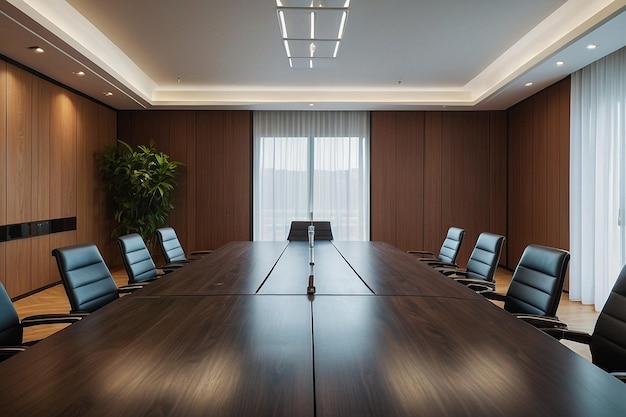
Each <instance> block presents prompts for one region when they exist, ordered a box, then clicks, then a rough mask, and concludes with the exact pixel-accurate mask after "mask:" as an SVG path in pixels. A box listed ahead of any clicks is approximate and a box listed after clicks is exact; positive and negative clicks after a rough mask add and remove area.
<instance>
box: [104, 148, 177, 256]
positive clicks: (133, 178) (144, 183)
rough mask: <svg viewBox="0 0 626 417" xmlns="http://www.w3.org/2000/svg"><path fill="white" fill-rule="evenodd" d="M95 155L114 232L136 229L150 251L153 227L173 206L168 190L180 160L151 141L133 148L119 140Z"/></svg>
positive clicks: (163, 220) (153, 232) (161, 220)
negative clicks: (114, 224) (109, 203)
mask: <svg viewBox="0 0 626 417" xmlns="http://www.w3.org/2000/svg"><path fill="white" fill-rule="evenodd" d="M95 157H96V160H97V162H98V165H99V173H100V179H101V180H102V181H103V183H104V187H105V189H106V191H107V192H108V194H109V196H110V202H111V204H112V210H113V217H114V218H115V220H116V222H117V224H118V225H117V227H115V229H114V230H113V235H114V236H121V235H125V234H129V233H139V234H140V235H141V237H142V238H143V240H144V241H145V242H146V245H147V246H148V248H149V249H150V251H151V252H152V249H153V246H154V235H155V231H156V229H158V228H159V227H162V226H164V225H165V224H166V223H167V219H168V215H169V213H170V211H171V210H172V209H173V208H174V205H173V204H172V194H171V193H172V190H174V187H176V181H175V177H176V174H177V169H178V166H179V165H180V163H179V162H175V161H170V159H169V156H168V155H167V154H165V153H163V152H159V151H157V150H156V149H155V147H154V143H153V141H150V144H149V145H148V146H144V145H139V146H137V148H136V149H133V148H132V147H131V146H130V145H129V144H127V143H126V142H124V141H121V140H118V141H117V146H114V145H111V146H107V147H106V148H104V149H103V150H102V151H101V152H96V154H95Z"/></svg>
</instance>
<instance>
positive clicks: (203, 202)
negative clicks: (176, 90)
mask: <svg viewBox="0 0 626 417" xmlns="http://www.w3.org/2000/svg"><path fill="white" fill-rule="evenodd" d="M251 126H252V120H251V113H250V112H248V111H122V112H119V113H118V132H119V134H118V137H119V139H121V140H124V141H126V142H128V143H131V144H133V145H138V144H146V143H148V142H149V141H150V140H154V142H155V145H156V146H157V148H158V149H159V150H162V151H164V152H168V153H169V154H170V156H171V157H172V159H173V160H175V161H179V162H182V163H183V165H182V166H181V170H180V175H179V177H178V178H177V182H178V185H179V186H178V188H177V190H176V194H175V196H174V198H175V201H174V205H175V208H174V210H173V212H172V213H171V215H170V225H171V226H172V227H174V228H175V229H176V232H177V234H178V236H179V239H180V240H181V243H182V244H183V247H184V248H185V250H186V251H187V252H190V251H193V250H199V249H215V248H218V247H220V246H222V245H223V244H225V243H227V242H229V241H232V240H250V238H251V234H252V233H251V223H250V216H251V215H250V209H251V207H252V200H251V196H252V182H251V181H252V180H251V175H252V174H251V171H252V160H251V152H252V147H251V137H252V136H251V135H252V131H251V129H252V127H251Z"/></svg>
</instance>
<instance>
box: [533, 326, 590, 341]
mask: <svg viewBox="0 0 626 417" xmlns="http://www.w3.org/2000/svg"><path fill="white" fill-rule="evenodd" d="M541 330H542V331H543V332H544V333H546V334H549V335H550V336H552V337H554V338H555V339H557V340H562V339H565V340H571V341H572V342H578V343H584V344H586V345H588V344H589V343H590V342H591V335H590V334H589V333H585V332H579V331H577V330H568V329H563V328H542V329H541Z"/></svg>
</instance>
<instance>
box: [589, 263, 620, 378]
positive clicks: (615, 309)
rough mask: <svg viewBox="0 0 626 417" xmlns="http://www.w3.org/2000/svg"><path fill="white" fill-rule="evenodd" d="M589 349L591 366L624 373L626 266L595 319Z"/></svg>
mask: <svg viewBox="0 0 626 417" xmlns="http://www.w3.org/2000/svg"><path fill="white" fill-rule="evenodd" d="M589 348H590V350H591V358H592V361H593V363H594V364H596V365H598V366H599V367H600V368H602V369H604V370H605V371H608V372H620V371H626V265H625V266H624V267H623V268H622V271H621V272H620V273H619V276H618V277H617V281H616V282H615V285H614V286H613V289H612V290H611V294H610V295H609V298H608V299H607V301H606V304H604V307H603V308H602V311H601V312H600V315H599V316H598V321H597V322H596V326H595V328H594V330H593V333H592V335H591V342H590V343H589Z"/></svg>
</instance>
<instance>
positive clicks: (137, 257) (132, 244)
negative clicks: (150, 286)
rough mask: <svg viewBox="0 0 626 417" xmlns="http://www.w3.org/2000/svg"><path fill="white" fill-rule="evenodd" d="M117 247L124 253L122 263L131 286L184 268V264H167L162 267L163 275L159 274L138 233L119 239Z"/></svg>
mask: <svg viewBox="0 0 626 417" xmlns="http://www.w3.org/2000/svg"><path fill="white" fill-rule="evenodd" d="M117 245H118V246H119V248H120V251H121V253H122V262H123V263H124V269H125V270H126V274H127V275H128V284H130V285H132V284H137V283H146V282H149V281H154V280H155V279H157V278H158V277H159V276H161V275H163V273H168V272H171V271H173V270H174V269H178V268H180V267H182V266H183V264H166V265H163V266H162V267H161V270H162V271H163V273H159V271H157V268H156V265H155V264H154V261H153V260H152V255H150V251H149V250H148V247H147V246H146V243H145V242H144V241H143V238H142V237H141V235H139V234H138V233H131V234H129V235H124V236H120V237H119V238H118V239H117Z"/></svg>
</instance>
